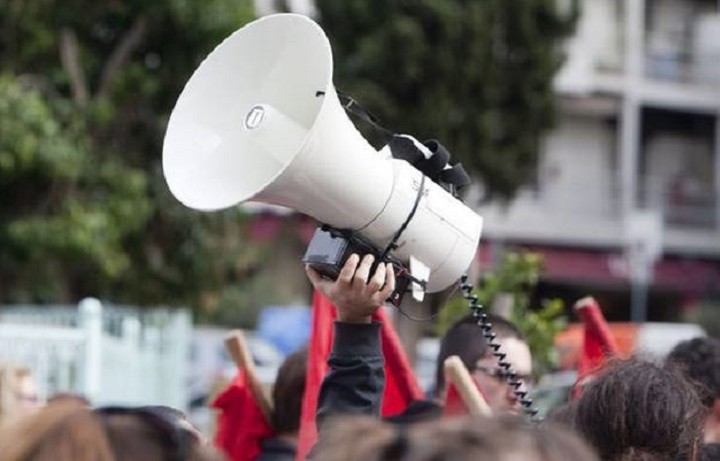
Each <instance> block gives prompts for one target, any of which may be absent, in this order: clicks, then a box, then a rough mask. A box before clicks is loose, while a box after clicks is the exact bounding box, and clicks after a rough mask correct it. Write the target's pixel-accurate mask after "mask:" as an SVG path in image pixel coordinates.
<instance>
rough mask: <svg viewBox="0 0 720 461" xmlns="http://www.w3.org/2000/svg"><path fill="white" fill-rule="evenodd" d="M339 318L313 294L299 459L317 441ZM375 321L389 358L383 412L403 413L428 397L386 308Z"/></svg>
mask: <svg viewBox="0 0 720 461" xmlns="http://www.w3.org/2000/svg"><path fill="white" fill-rule="evenodd" d="M336 318H337V314H336V311H335V307H334V306H333V305H332V303H331V302H330V300H328V299H327V298H326V297H325V296H323V295H322V294H320V293H319V292H317V291H315V294H314V296H313V322H312V335H311V337H310V346H309V349H308V367H307V375H306V379H305V395H304V396H303V406H302V417H301V420H300V436H299V440H298V450H297V456H296V459H297V460H304V459H305V457H306V456H307V454H308V452H309V451H310V449H311V448H312V446H313V445H314V444H315V442H316V440H317V427H315V414H316V411H317V405H318V394H319V392H320V385H321V384H322V381H323V378H324V377H325V375H326V374H327V372H328V365H327V359H328V357H329V355H330V351H331V350H332V343H333V322H334V321H335V319H336ZM373 321H377V322H382V327H381V330H380V331H381V341H382V350H383V355H384V357H385V391H384V393H383V404H382V415H383V416H391V415H395V414H398V413H401V412H403V411H404V410H405V408H406V407H407V406H408V404H409V403H410V402H412V401H413V400H420V399H422V398H423V397H424V393H423V391H422V388H421V387H420V384H419V382H418V381H417V377H416V376H415V374H414V373H413V370H412V367H411V366H410V362H409V360H408V358H407V356H406V355H405V351H404V349H403V348H402V345H401V344H400V339H399V338H398V336H397V333H396V332H395V329H394V328H393V326H392V323H391V321H390V319H388V318H387V315H386V314H385V311H384V310H383V309H378V310H377V311H376V313H375V314H374V315H373Z"/></svg>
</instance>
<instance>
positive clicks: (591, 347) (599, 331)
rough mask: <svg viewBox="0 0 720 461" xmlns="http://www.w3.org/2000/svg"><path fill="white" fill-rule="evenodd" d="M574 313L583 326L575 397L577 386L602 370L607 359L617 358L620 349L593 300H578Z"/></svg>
mask: <svg viewBox="0 0 720 461" xmlns="http://www.w3.org/2000/svg"><path fill="white" fill-rule="evenodd" d="M575 311H576V312H577V313H578V315H579V316H580V320H581V321H582V323H583V325H584V336H583V345H582V351H581V353H580V357H579V358H578V363H577V371H578V382H577V385H576V388H575V391H574V393H575V394H576V396H577V395H578V393H579V391H580V388H579V386H581V385H582V384H583V383H584V382H585V381H586V380H587V379H589V378H591V377H592V375H593V374H594V373H595V372H597V371H598V370H599V369H600V368H602V366H603V365H604V364H605V361H606V360H607V359H608V358H610V357H616V356H619V355H620V349H619V348H618V345H617V342H616V341H615V337H614V336H613V335H612V332H611V331H610V327H609V326H608V324H607V321H606V320H605V316H604V315H603V313H602V310H601V309H600V306H599V305H598V303H597V301H596V300H595V299H594V298H592V297H586V298H583V299H581V300H579V301H578V302H577V303H575Z"/></svg>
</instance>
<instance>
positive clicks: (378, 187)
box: [163, 14, 482, 292]
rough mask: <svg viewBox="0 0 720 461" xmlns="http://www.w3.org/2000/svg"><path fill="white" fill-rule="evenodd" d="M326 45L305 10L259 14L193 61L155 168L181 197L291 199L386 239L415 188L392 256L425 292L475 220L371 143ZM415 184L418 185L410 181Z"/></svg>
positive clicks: (200, 205)
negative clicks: (339, 87)
mask: <svg viewBox="0 0 720 461" xmlns="http://www.w3.org/2000/svg"><path fill="white" fill-rule="evenodd" d="M332 68H333V66H332V53H331V49H330V43H329V41H328V39H327V37H326V36H325V34H324V32H323V31H322V29H321V28H320V27H319V26H318V25H317V24H316V23H315V22H313V21H312V20H311V19H309V18H307V17H306V16H302V15H296V14H278V15H271V16H265V17H263V18H261V19H258V20H256V21H253V22H251V23H249V24H247V25H246V26H244V27H243V28H241V29H239V30H237V31H236V32H235V33H233V34H232V35H231V36H230V37H228V38H227V39H225V41H223V42H222V43H221V44H220V45H219V46H218V47H217V48H216V49H215V50H214V51H213V52H212V53H210V54H209V55H208V56H207V58H206V59H205V60H204V61H203V63H202V64H201V65H200V66H199V67H198V69H197V70H196V71H195V73H194V74H193V75H192V77H191V78H190V80H189V81H188V82H187V84H186V86H185V88H184V89H183V91H182V93H181V94H180V97H179V98H178V101H177V103H176V105H175V108H174V110H173V112H172V114H171V116H170V121H169V124H168V128H167V132H166V135H165V142H164V146H163V171H164V174H165V178H166V180H167V183H168V186H169V187H170V191H171V192H172V193H173V195H174V196H175V197H176V198H177V199H178V200H179V201H180V202H182V203H183V204H184V205H186V206H188V207H190V208H194V209H197V210H203V211H213V210H220V209H223V208H228V207H231V206H235V205H237V204H239V203H242V202H245V201H256V202H264V203H269V204H275V205H281V206H285V207H288V208H292V209H294V210H296V211H298V212H301V213H304V214H307V215H309V216H311V217H313V218H315V219H316V220H318V221H320V222H321V223H324V224H326V225H329V226H331V227H333V228H336V229H345V230H350V231H352V232H355V233H357V234H358V235H359V236H361V237H362V238H363V239H364V240H366V241H368V242H370V243H371V244H373V245H374V246H375V247H376V248H385V246H386V245H388V243H389V242H390V241H391V240H392V238H393V236H394V235H395V233H396V232H397V230H398V229H399V228H400V226H402V225H403V224H404V222H405V220H406V218H407V216H408V213H409V211H410V210H411V209H412V208H413V205H414V204H415V201H416V198H417V197H418V194H419V195H420V196H421V200H420V201H419V204H418V205H417V206H416V208H417V210H416V212H415V213H414V216H413V218H412V220H411V221H410V222H409V223H405V224H407V226H406V228H405V229H404V231H403V233H402V236H401V237H400V240H399V241H398V242H397V245H396V249H395V250H394V251H393V252H392V257H393V258H395V259H396V260H398V261H401V262H403V263H404V264H408V265H409V262H410V259H411V257H412V259H413V261H415V264H416V265H417V266H418V267H425V268H427V272H428V274H427V284H426V289H427V291H428V292H434V291H439V290H442V289H443V288H445V287H447V286H448V285H450V284H452V283H453V282H454V281H456V280H457V279H458V278H459V277H460V275H461V274H462V273H463V272H464V271H465V270H466V269H467V267H468V266H469V264H470V262H471V260H472V259H473V257H474V255H475V252H476V249H477V244H478V241H479V238H480V231H481V227H482V219H481V218H480V217H479V216H478V215H477V214H476V213H474V212H473V211H472V210H470V209H469V208H468V207H467V206H465V205H464V204H463V203H462V202H460V201H459V200H457V199H456V198H455V197H453V196H452V195H451V194H449V193H448V192H447V191H445V190H444V189H443V188H442V187H440V186H438V185H437V184H435V183H433V182H432V181H424V183H423V181H422V178H423V175H422V173H420V172H419V171H418V170H417V169H415V168H413V167H412V166H411V165H410V164H408V163H407V162H405V161H402V160H397V159H392V158H390V157H388V156H387V155H383V154H381V153H380V152H378V151H376V150H375V149H374V148H373V147H372V146H371V145H370V144H369V143H368V142H367V141H366V140H365V139H364V138H363V137H362V135H361V134H360V133H359V132H358V131H357V129H356V128H355V126H354V125H353V123H352V122H351V121H350V119H349V118H348V117H347V115H346V114H345V111H344V110H343V108H342V106H341V104H340V101H339V100H338V96H337V93H336V91H335V88H334V86H333V83H332ZM421 183H422V184H423V186H422V188H421V187H420V184H421Z"/></svg>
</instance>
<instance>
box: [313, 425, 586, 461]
mask: <svg viewBox="0 0 720 461" xmlns="http://www.w3.org/2000/svg"><path fill="white" fill-rule="evenodd" d="M315 454H316V455H317V456H316V457H317V459H322V460H324V461H360V460H362V461H410V460H412V461H469V460H474V459H497V460H499V459H516V458H517V459H522V460H524V461H556V460H573V461H597V456H596V455H595V453H594V452H593V450H592V449H591V448H590V446H589V445H587V444H586V443H585V442H584V441H583V440H582V438H581V437H579V436H578V435H577V434H575V433H574V432H573V431H572V430H568V429H567V428H560V427H556V426H554V425H552V424H546V423H543V424H541V425H537V424H532V423H529V422H527V421H524V420H522V419H521V418H518V417H507V416H500V417H497V418H481V417H460V418H450V419H439V420H435V421H430V422H424V423H418V424H412V425H408V426H402V425H400V426H390V425H389V424H387V423H383V422H380V421H378V420H376V419H372V418H368V417H357V416H356V417H349V418H348V417H345V418H338V419H337V421H335V422H334V423H333V424H330V425H328V429H327V430H326V432H325V433H324V434H323V437H321V438H320V440H319V442H318V445H317V447H316V453H315ZM511 457H512V458H511Z"/></svg>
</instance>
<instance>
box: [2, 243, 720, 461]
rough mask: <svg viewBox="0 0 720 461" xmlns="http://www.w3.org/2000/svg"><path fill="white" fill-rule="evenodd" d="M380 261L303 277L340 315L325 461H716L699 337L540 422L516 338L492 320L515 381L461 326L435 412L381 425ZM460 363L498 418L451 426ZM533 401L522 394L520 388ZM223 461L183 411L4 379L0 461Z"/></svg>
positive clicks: (265, 448) (291, 365) (291, 447)
mask: <svg viewBox="0 0 720 461" xmlns="http://www.w3.org/2000/svg"><path fill="white" fill-rule="evenodd" d="M372 267H373V260H372V257H371V256H365V257H363V258H360V257H358V256H357V255H353V256H351V257H350V258H349V259H348V261H347V263H346V264H345V266H344V267H343V269H342V270H341V272H340V275H339V276H338V278H337V279H336V280H328V279H325V278H323V277H321V276H320V275H319V274H318V273H317V272H315V271H313V269H311V268H308V269H307V270H308V277H309V278H310V280H311V282H312V283H313V285H314V287H315V289H316V290H318V291H319V292H321V293H322V294H323V295H325V296H326V297H327V298H328V299H329V300H331V301H332V303H333V304H334V305H335V307H336V309H337V321H336V322H335V324H334V339H333V345H332V352H331V354H330V356H329V358H328V366H329V370H330V371H329V373H328V374H327V375H326V376H325V378H324V380H323V382H322V385H321V387H320V390H319V396H318V405H317V409H316V418H317V425H318V433H319V435H318V440H317V443H316V444H315V445H314V446H313V447H312V449H311V451H310V453H309V455H308V459H311V460H318V461H355V460H357V461H361V460H362V461H374V460H377V461H402V460H407V461H410V460H418V461H425V460H427V461H431V460H432V461H444V460H460V461H462V460H475V459H479V460H497V461H516V460H517V461H521V460H523V461H551V460H568V461H595V460H598V461H599V460H602V461H712V460H720V341H719V340H717V339H714V338H696V339H693V340H690V341H686V342H683V343H681V344H679V345H678V346H677V347H675V348H674V350H673V351H672V352H671V353H670V354H669V355H668V356H667V357H666V358H664V359H663V360H659V359H653V360H648V359H643V358H638V357H630V358H616V359H613V360H610V361H609V362H607V363H605V364H604V365H603V367H602V368H600V369H598V370H596V371H595V373H594V374H593V376H592V377H591V378H590V379H584V380H583V381H582V387H581V388H579V389H577V392H575V393H573V398H572V399H570V400H569V401H568V402H567V403H565V404H564V405H562V406H561V407H558V408H556V409H554V410H553V411H552V412H551V413H550V414H549V415H548V417H547V418H546V419H545V420H544V421H530V420H529V419H528V418H527V417H526V415H524V414H523V411H522V406H521V404H520V402H519V399H518V395H519V393H518V392H516V391H517V390H518V389H516V388H515V387H513V386H509V385H508V380H507V379H506V378H507V375H508V373H513V374H514V375H515V376H516V377H518V378H521V379H523V381H525V382H526V385H530V383H531V381H532V372H533V370H532V356H531V352H530V348H529V347H528V344H527V343H526V342H525V340H524V338H523V336H522V334H521V333H520V331H519V330H518V329H517V328H516V327H515V326H514V325H513V324H512V323H510V322H508V321H507V320H504V319H502V318H499V317H495V316H490V315H489V316H488V321H489V322H491V323H492V324H493V332H494V333H495V335H496V341H497V342H498V343H499V344H500V346H501V350H502V352H503V353H504V354H506V360H507V361H508V362H509V363H510V364H511V365H512V370H506V369H504V368H502V367H500V366H498V362H497V359H496V357H495V356H494V354H493V353H492V352H493V351H492V350H491V348H489V347H488V345H487V343H486V341H485V338H483V336H482V335H481V334H480V331H479V328H478V326H477V319H476V318H475V317H474V316H473V315H468V316H467V317H464V318H462V319H460V320H459V321H457V322H456V323H455V324H454V325H453V326H452V327H451V328H450V329H449V330H448V332H447V333H446V334H445V336H444V337H443V338H442V340H441V347H440V355H439V357H438V370H437V374H436V383H435V386H434V388H433V392H432V395H430V396H429V397H428V399H427V400H423V401H417V402H412V403H411V404H410V405H408V407H407V409H406V411H405V412H404V413H402V414H399V415H395V416H393V417H391V418H383V417H382V416H381V412H380V408H381V404H382V398H383V389H384V386H385V379H386V377H385V371H384V368H383V367H384V357H383V352H382V347H381V336H380V328H379V326H378V324H377V323H376V322H373V321H372V315H373V313H374V312H375V311H376V310H377V309H378V308H379V306H381V305H382V304H383V302H384V300H385V299H387V298H388V296H389V295H390V293H392V291H393V290H394V286H395V278H394V272H393V268H392V266H390V265H384V264H380V265H378V266H377V269H376V270H375V271H374V272H372V273H371V268H372ZM451 356H457V357H459V358H460V360H461V361H462V363H463V365H464V366H465V368H466V369H467V371H468V372H469V373H470V374H471V375H472V376H473V377H474V378H475V381H476V382H477V384H478V386H479V387H480V388H481V389H482V391H483V392H482V393H483V395H484V397H485V399H486V400H487V403H488V406H489V408H490V409H491V411H492V416H482V417H481V416H470V415H466V416H452V417H450V416H447V415H446V414H444V413H443V411H442V410H443V403H444V396H445V394H446V391H447V388H448V383H447V382H446V378H445V374H444V372H443V368H442V364H443V363H444V361H445V359H446V358H448V357H451ZM307 363H308V354H307V351H306V350H300V351H298V352H297V353H295V354H292V355H291V356H289V357H288V358H287V359H286V362H285V364H284V365H283V366H282V367H281V369H280V372H279V375H278V379H277V382H276V384H275V386H274V389H273V393H272V400H273V404H274V405H273V408H274V410H273V413H272V415H271V418H270V424H271V426H272V429H273V432H274V434H275V435H274V436H273V437H272V438H268V439H266V440H263V442H262V450H261V453H260V454H259V455H258V457H256V459H259V460H261V461H273V460H275V461H278V460H287V461H289V460H294V459H295V458H296V453H297V452H296V447H297V443H298V432H299V430H300V420H301V411H302V408H301V407H302V396H303V393H304V392H305V372H306V367H307ZM520 390H521V392H520V394H522V392H524V388H523V389H520ZM221 459H225V455H224V454H223V453H221V451H220V450H218V449H216V448H215V447H213V443H212V441H211V440H208V439H207V438H206V437H205V436H203V434H201V433H199V431H197V430H196V429H195V428H194V427H193V426H192V425H191V424H190V423H189V422H188V421H187V419H186V418H185V417H184V415H183V414H182V413H180V412H177V411H175V410H173V409H171V408H166V407H139V408H122V407H106V408H93V407H92V406H91V405H90V403H89V402H87V401H85V400H84V399H82V398H81V397H78V396H72V395H61V396H56V397H55V398H54V399H52V401H50V402H49V403H47V404H46V405H44V406H43V407H41V406H40V405H39V402H38V399H37V392H36V390H35V386H34V383H33V382H32V375H31V374H30V372H29V370H27V369H23V368H19V367H13V366H10V365H6V366H3V367H2V368H0V461H45V460H48V461H49V460H52V461H71V460H72V461H105V460H107V461H112V460H116V461H123V460H147V461H155V460H157V461H160V460H173V461H182V460H189V461H206V460H207V461H210V460H221Z"/></svg>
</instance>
